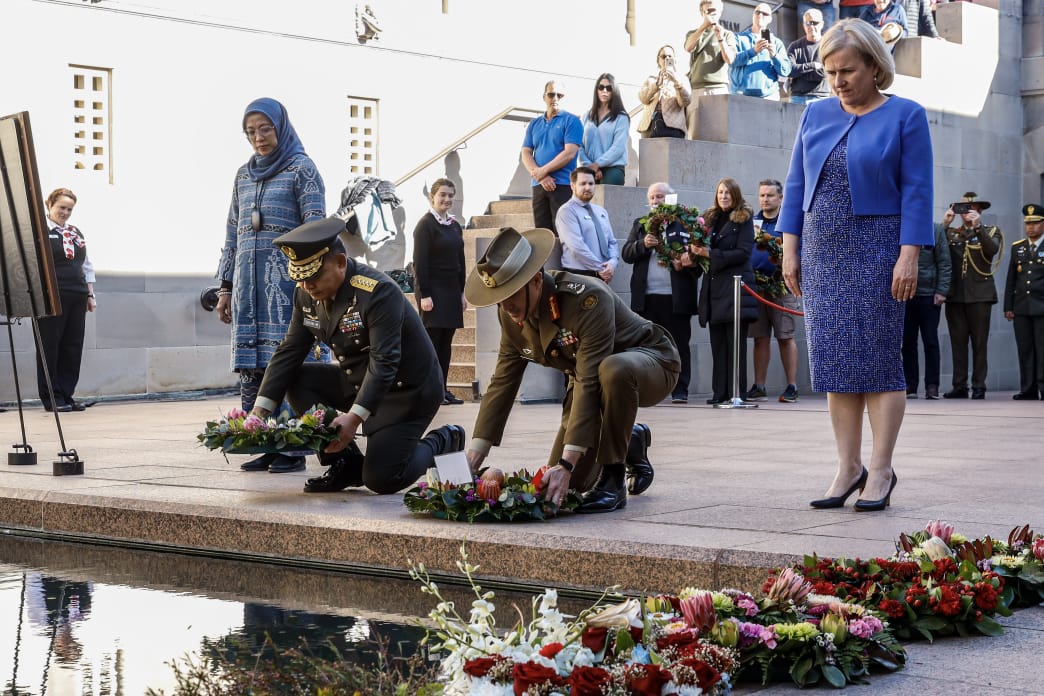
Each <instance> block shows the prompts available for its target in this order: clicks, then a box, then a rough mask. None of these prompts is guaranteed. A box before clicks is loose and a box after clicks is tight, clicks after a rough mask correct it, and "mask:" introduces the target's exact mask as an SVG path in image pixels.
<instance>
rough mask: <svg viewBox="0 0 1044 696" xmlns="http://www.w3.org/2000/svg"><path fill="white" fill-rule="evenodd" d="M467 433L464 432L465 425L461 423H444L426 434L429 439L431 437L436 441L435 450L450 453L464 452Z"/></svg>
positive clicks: (425, 437)
mask: <svg viewBox="0 0 1044 696" xmlns="http://www.w3.org/2000/svg"><path fill="white" fill-rule="evenodd" d="M465 437H466V435H465V433H464V427H463V426H460V425H444V426H442V427H441V428H435V429H434V430H432V431H430V432H429V433H428V434H427V435H425V436H424V439H425V440H427V439H429V438H431V439H432V440H434V441H435V443H436V445H435V451H436V453H437V454H449V453H450V452H463V451H464V439H465Z"/></svg>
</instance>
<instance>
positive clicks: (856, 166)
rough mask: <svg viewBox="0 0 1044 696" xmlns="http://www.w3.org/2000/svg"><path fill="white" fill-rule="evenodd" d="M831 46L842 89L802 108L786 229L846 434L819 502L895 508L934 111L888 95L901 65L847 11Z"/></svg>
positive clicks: (812, 364) (840, 432)
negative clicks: (909, 318)
mask: <svg viewBox="0 0 1044 696" xmlns="http://www.w3.org/2000/svg"><path fill="white" fill-rule="evenodd" d="M819 52H820V60H821V61H822V62H823V65H824V66H825V71H826V74H827V80H828V81H829V82H830V87H831V89H832V90H833V91H834V93H835V94H836V95H837V96H836V97H833V98H830V99H824V100H822V101H819V102H816V103H814V104H810V105H809V106H808V108H807V109H806V110H805V113H804V115H803V116H802V119H801V125H800V127H799V130H798V135H797V139H796V141H795V143H794V152H793V156H792V160H791V163H790V172H789V174H788V175H787V184H786V192H785V194H784V197H783V209H782V211H781V212H780V216H779V222H778V223H777V225H776V229H777V230H779V231H781V232H782V233H783V278H784V280H785V281H786V284H787V287H788V288H790V290H791V292H793V293H794V294H795V295H798V296H803V297H804V304H805V325H806V331H807V338H808V353H809V368H810V371H811V373H812V388H813V389H814V390H815V391H825V392H827V407H828V410H829V412H830V419H831V422H832V425H833V429H834V438H835V440H836V442H837V450H838V468H837V473H836V475H835V476H834V480H833V483H832V484H831V485H830V487H829V488H828V489H827V492H826V496H825V497H823V498H821V499H818V500H813V501H812V502H811V505H812V507H816V508H835V507H841V506H843V505H844V504H845V501H846V500H847V499H848V497H849V496H851V495H852V493H854V492H855V491H856V490H857V489H858V490H859V491H861V496H860V498H859V499H858V500H857V501H856V504H855V507H856V509H857V510H864V511H865V510H883V509H884V508H885V507H887V506H888V505H889V503H890V501H891V494H892V490H893V489H894V488H895V485H896V483H897V482H898V477H897V476H896V474H895V472H894V471H893V469H892V453H893V451H894V448H895V443H896V439H897V437H898V435H899V429H900V426H901V425H902V422H903V414H904V412H905V408H906V384H905V380H904V376H903V362H902V351H901V346H902V335H903V313H904V312H903V310H904V305H903V303H904V302H906V301H907V300H909V299H911V298H913V296H914V293H915V292H916V290H917V258H918V255H919V253H920V248H921V246H932V244H933V243H934V238H933V232H932V230H933V226H932V144H931V138H930V137H929V133H928V118H927V115H926V114H925V111H924V108H922V107H921V106H920V105H918V104H917V103H915V102H912V101H910V100H907V99H902V98H900V97H895V96H889V95H886V94H884V93H883V92H882V91H881V90H884V89H887V88H888V87H889V86H890V85H891V84H892V79H893V77H894V75H895V64H894V62H893V60H892V56H891V53H890V52H889V51H888V48H887V47H886V46H885V44H884V42H883V41H882V40H881V38H880V36H879V35H878V33H877V32H876V31H874V29H873V27H871V26H870V25H869V24H867V23H866V22H863V21H862V20H857V19H849V20H842V21H840V22H838V23H837V24H835V25H834V26H833V27H831V29H830V31H828V32H827V33H826V35H824V37H823V40H822V43H821V44H820V49H819ZM864 411H867V412H869V417H870V428H871V431H872V433H873V453H872V455H871V459H870V466H869V469H867V468H866V467H864V466H863V464H862V459H861V454H860V451H861V446H862V424H863V412H864Z"/></svg>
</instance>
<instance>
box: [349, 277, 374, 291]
mask: <svg viewBox="0 0 1044 696" xmlns="http://www.w3.org/2000/svg"><path fill="white" fill-rule="evenodd" d="M377 282H378V281H377V280H376V279H375V278H368V277H366V276H364V275H353V276H352V279H351V280H349V281H348V284H349V285H351V286H352V287H353V288H359V289H360V290H365V291H366V292H373V289H374V288H375V287H377Z"/></svg>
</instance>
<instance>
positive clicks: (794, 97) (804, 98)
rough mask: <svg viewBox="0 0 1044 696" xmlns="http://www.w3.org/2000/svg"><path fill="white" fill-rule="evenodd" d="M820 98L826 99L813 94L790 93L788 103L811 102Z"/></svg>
mask: <svg viewBox="0 0 1044 696" xmlns="http://www.w3.org/2000/svg"><path fill="white" fill-rule="evenodd" d="M820 99H826V97H814V96H810V95H806V94H791V95H790V103H791V104H811V103H812V102H814V101H819V100H820Z"/></svg>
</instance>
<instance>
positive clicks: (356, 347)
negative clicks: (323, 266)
mask: <svg viewBox="0 0 1044 696" xmlns="http://www.w3.org/2000/svg"><path fill="white" fill-rule="evenodd" d="M316 341H319V342H321V343H325V344H327V345H328V346H330V347H331V348H332V349H333V354H334V359H335V360H336V364H335V365H334V366H331V367H339V368H340V369H341V370H344V372H345V374H346V375H347V381H348V384H349V385H350V388H351V391H352V393H350V394H347V395H346V398H347V400H348V401H349V402H351V403H353V404H358V405H360V406H362V407H363V408H365V409H367V410H369V411H370V414H371V415H370V417H369V418H367V419H366V421H365V422H364V423H363V425H362V432H363V433H364V434H370V433H372V432H373V431H375V430H378V429H379V428H382V427H384V426H386V425H390V424H392V423H397V422H400V421H403V420H408V419H409V418H411V417H414V415H415V414H416V413H417V412H418V410H420V411H425V409H427V406H428V405H430V403H431V399H433V398H437V397H438V395H439V394H441V393H442V392H443V389H442V368H440V367H439V362H438V360H437V359H436V358H435V349H434V348H433V347H432V345H431V340H430V339H429V338H428V336H427V334H426V333H425V332H424V327H423V326H421V322H420V317H419V316H418V315H417V313H416V312H415V311H413V308H412V307H410V306H409V304H408V303H407V301H406V296H405V295H403V294H402V290H400V289H399V286H398V285H397V284H396V283H395V281H393V280H392V279H391V278H389V277H388V276H386V275H384V274H383V273H381V272H380V271H378V270H376V269H373V268H370V267H369V266H367V265H366V264H362V263H360V264H356V263H355V261H353V260H352V259H348V268H347V270H346V273H345V277H344V284H343V285H341V288H340V289H339V290H338V291H337V296H336V297H335V298H334V299H333V300H331V301H330V302H329V310H326V309H325V308H324V307H323V305H322V303H320V302H316V301H315V300H313V299H312V298H311V297H310V296H309V295H308V293H307V292H305V291H304V290H303V289H301V288H297V289H296V290H295V291H294V313H293V316H292V317H291V319H290V326H289V328H287V330H286V337H285V338H284V339H283V342H282V343H280V344H279V347H278V348H277V349H276V352H275V355H273V356H272V360H271V361H270V362H269V363H268V368H267V369H266V370H265V377H264V379H263V380H262V381H261V387H260V389H259V390H258V395H259V396H260V397H265V398H267V399H271V400H272V401H274V402H275V403H279V402H280V401H282V399H283V396H284V394H285V393H286V391H287V389H288V388H289V387H290V386H291V385H292V384H293V383H294V381H295V379H296V377H297V374H298V371H299V369H300V367H301V363H302V362H303V361H304V359H305V356H306V355H308V352H309V351H310V350H312V346H313V345H314V344H315V342H316Z"/></svg>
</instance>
